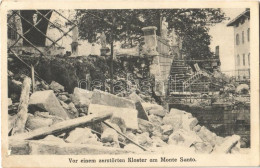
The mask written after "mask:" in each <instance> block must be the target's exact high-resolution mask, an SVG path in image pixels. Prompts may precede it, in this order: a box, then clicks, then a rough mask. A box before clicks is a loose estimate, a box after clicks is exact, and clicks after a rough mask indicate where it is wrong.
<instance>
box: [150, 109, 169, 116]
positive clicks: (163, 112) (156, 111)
mask: <svg viewBox="0 0 260 168" xmlns="http://www.w3.org/2000/svg"><path fill="white" fill-rule="evenodd" d="M148 113H149V114H150V115H151V114H154V115H157V116H160V117H164V116H165V115H166V113H167V111H166V110H164V109H163V110H159V109H151V110H149V111H148Z"/></svg>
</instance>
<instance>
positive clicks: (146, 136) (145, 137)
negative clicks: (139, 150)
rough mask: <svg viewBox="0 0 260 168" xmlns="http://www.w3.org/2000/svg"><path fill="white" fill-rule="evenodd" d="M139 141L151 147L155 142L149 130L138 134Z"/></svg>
mask: <svg viewBox="0 0 260 168" xmlns="http://www.w3.org/2000/svg"><path fill="white" fill-rule="evenodd" d="M136 139H137V143H138V144H139V145H141V146H144V147H151V146H152V144H153V141H152V139H151V138H150V137H149V133H148V132H144V133H142V134H137V135H136Z"/></svg>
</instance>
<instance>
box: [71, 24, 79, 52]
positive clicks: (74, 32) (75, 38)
mask: <svg viewBox="0 0 260 168" xmlns="http://www.w3.org/2000/svg"><path fill="white" fill-rule="evenodd" d="M78 37H79V31H78V27H77V26H75V27H74V28H73V29H72V43H71V44H70V45H71V55H72V56H77V55H78V45H79V43H78Z"/></svg>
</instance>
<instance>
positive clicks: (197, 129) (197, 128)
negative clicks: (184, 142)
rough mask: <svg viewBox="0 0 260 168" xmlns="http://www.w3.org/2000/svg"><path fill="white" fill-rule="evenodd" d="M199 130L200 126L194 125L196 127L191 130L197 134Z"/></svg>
mask: <svg viewBox="0 0 260 168" xmlns="http://www.w3.org/2000/svg"><path fill="white" fill-rule="evenodd" d="M200 129H201V126H200V125H196V126H195V127H194V128H193V131H195V132H199V131H200Z"/></svg>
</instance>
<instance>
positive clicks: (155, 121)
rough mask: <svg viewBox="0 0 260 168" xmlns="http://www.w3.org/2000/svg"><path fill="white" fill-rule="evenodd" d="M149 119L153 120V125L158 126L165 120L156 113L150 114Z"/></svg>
mask: <svg viewBox="0 0 260 168" xmlns="http://www.w3.org/2000/svg"><path fill="white" fill-rule="evenodd" d="M149 121H150V122H151V123H153V125H157V126H160V125H162V122H163V120H162V118H161V117H158V116H155V115H153V114H152V115H149Z"/></svg>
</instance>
